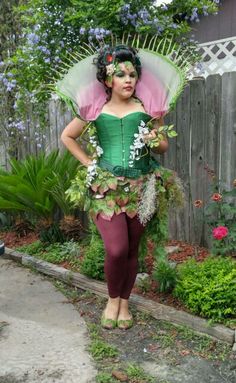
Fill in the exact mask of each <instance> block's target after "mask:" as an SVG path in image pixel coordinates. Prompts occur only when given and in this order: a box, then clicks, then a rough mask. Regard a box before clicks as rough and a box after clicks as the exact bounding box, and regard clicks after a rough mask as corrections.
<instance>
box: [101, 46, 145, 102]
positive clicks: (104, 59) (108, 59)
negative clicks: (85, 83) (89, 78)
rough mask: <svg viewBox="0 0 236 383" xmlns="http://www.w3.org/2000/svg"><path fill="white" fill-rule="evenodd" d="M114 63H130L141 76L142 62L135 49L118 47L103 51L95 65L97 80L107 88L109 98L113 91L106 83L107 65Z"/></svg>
mask: <svg viewBox="0 0 236 383" xmlns="http://www.w3.org/2000/svg"><path fill="white" fill-rule="evenodd" d="M114 61H116V62H117V63H122V62H125V61H130V62H131V63H132V64H133V66H134V68H135V69H136V71H137V74H138V78H140V76H141V62H140V60H139V57H138V56H137V51H136V50H135V49H134V48H131V47H128V46H126V45H117V46H115V47H108V48H104V49H102V50H101V51H100V52H99V55H98V57H97V58H95V59H94V64H95V65H96V66H97V79H98V81H99V82H101V83H102V84H103V85H104V86H105V87H106V92H107V94H108V96H110V94H111V89H110V88H108V87H107V85H106V83H105V81H106V78H107V72H106V65H109V64H111V63H112V62H113V63H114Z"/></svg>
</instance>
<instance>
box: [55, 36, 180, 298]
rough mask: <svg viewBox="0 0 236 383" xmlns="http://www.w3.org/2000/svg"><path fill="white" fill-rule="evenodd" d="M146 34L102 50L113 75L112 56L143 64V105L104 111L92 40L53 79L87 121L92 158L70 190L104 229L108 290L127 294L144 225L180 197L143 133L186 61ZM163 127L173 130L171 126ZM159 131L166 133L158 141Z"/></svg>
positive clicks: (170, 98)
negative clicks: (125, 55)
mask: <svg viewBox="0 0 236 383" xmlns="http://www.w3.org/2000/svg"><path fill="white" fill-rule="evenodd" d="M146 41H147V40H145V41H144V43H143V46H142V47H141V49H139V52H138V56H137V55H136V52H135V56H132V54H133V51H132V50H131V49H130V48H127V47H124V46H123V45H121V46H116V47H115V48H114V49H113V50H110V51H109V48H108V52H107V53H106V51H105V53H103V56H102V59H103V60H104V66H105V67H106V68H107V70H108V69H109V75H111V76H112V73H114V72H112V71H113V69H114V67H115V66H116V65H117V62H116V60H117V57H120V60H121V61H118V64H119V63H124V64H125V62H126V61H127V62H131V64H132V65H133V66H134V68H135V69H136V70H137V74H138V70H139V68H140V67H142V73H141V77H140V78H139V79H138V81H137V83H136V86H135V97H136V98H137V99H138V100H139V101H140V102H141V103H142V105H143V108H144V111H145V112H144V111H142V112H141V111H137V112H131V113H128V114H127V115H125V116H124V117H123V118H118V117H117V116H115V115H111V114H107V113H104V112H102V110H103V106H104V105H105V103H106V101H107V95H106V92H105V87H104V84H101V83H100V82H99V81H98V80H97V76H96V68H95V66H94V59H95V58H96V57H97V54H94V52H93V51H91V50H90V48H86V49H85V51H84V53H83V51H82V52H80V53H79V54H78V55H74V56H73V58H74V59H76V60H77V62H76V63H75V64H73V65H72V66H70V67H69V70H68V67H67V68H66V74H63V75H62V76H61V78H60V79H59V80H58V81H57V83H56V87H55V91H56V92H57V94H58V95H59V96H60V97H61V98H62V99H63V100H65V101H66V103H67V104H68V105H69V106H70V107H71V109H72V110H73V112H74V114H75V115H76V116H77V117H79V118H80V119H82V120H85V121H87V122H89V124H88V127H87V128H85V131H86V134H87V135H88V140H89V146H90V147H92V148H93V151H94V154H96V159H94V160H93V164H92V165H89V166H88V169H87V168H85V167H84V166H80V167H79V170H78V174H77V176H76V177H75V179H74V180H72V184H71V187H70V189H69V190H68V191H67V194H68V196H69V197H70V199H71V201H73V202H74V203H75V205H77V206H80V207H82V208H83V209H84V210H87V211H89V212H90V213H91V215H92V217H93V220H94V222H95V224H96V226H97V228H98V230H99V232H100V234H101V236H102V239H103V241H104V246H105V250H106V254H107V256H106V258H105V264H104V269H105V274H106V279H107V283H108V292H109V296H110V297H111V298H117V297H120V298H122V299H128V298H129V296H130V293H131V290H132V287H133V285H134V281H135V278H136V274H137V270H138V248H139V242H140V238H141V236H142V233H143V232H144V229H145V233H146V232H148V230H147V229H149V227H150V225H149V223H150V224H151V226H153V222H154V223H155V222H156V223H157V225H156V227H155V229H154V232H155V234H156V233H157V230H161V229H160V228H161V226H162V225H161V224H160V223H161V220H162V218H163V217H164V218H166V216H167V208H168V206H169V205H172V204H173V203H176V204H177V205H178V204H179V203H180V202H182V201H183V193H182V187H181V184H180V183H179V180H178V178H177V177H176V175H175V173H174V172H173V171H171V170H168V169H164V168H163V167H161V166H160V165H159V164H158V163H157V161H156V160H155V159H154V158H152V155H151V148H150V146H149V145H148V144H146V143H145V140H144V135H145V134H147V133H148V132H149V129H152V127H151V126H149V124H150V121H151V120H152V119H159V118H160V117H162V116H164V115H165V114H166V113H167V112H168V111H169V109H170V108H171V106H173V105H174V103H175V101H176V99H177V97H178V95H179V94H180V93H181V91H182V89H183V86H184V84H185V78H186V77H185V70H184V69H183V68H184V67H185V64H186V62H185V61H181V60H180V56H179V54H178V53H179V52H178V50H177V51H176V50H175V51H174V55H175V63H174V62H173V61H171V60H170V59H169V58H168V57H167V56H169V55H171V54H172V53H173V49H174V45H172V43H170V44H169V43H168V41H167V40H165V41H163V45H162V46H161V44H160V43H157V37H154V38H153V39H151V40H150V41H149V42H148V46H147V47H146V46H145V45H146ZM136 45H139V41H136ZM137 47H138V46H137ZM139 48H140V47H139ZM123 49H124V50H126V51H129V53H130V52H131V53H132V54H131V53H130V55H131V56H130V57H131V59H130V60H129V59H127V60H123V58H122V55H120V56H119V51H122V50H123ZM164 52H165V55H163V53H164ZM85 56H86V57H85ZM181 67H183V68H182V69H181ZM110 70H111V72H110ZM128 73H129V72H128ZM106 74H107V75H108V71H107V72H106ZM163 129H164V128H163V127H160V128H159V130H158V133H157V135H159V134H160V135H161V132H162V131H163ZM165 131H166V132H167V135H171V132H172V131H171V127H167V130H165ZM159 132H160V133H159ZM82 135H83V134H82ZM162 139H164V137H163V136H162V138H160V141H161V140H162ZM68 148H69V147H68ZM147 223H148V225H147ZM152 233H153V230H152ZM149 234H150V231H149Z"/></svg>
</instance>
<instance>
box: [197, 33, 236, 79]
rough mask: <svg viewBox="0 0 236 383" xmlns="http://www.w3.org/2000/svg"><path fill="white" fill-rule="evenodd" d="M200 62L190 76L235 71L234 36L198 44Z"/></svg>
mask: <svg viewBox="0 0 236 383" xmlns="http://www.w3.org/2000/svg"><path fill="white" fill-rule="evenodd" d="M199 47H200V49H199V53H200V54H201V56H202V61H201V63H199V64H197V65H196V66H195V67H194V69H193V70H192V71H191V77H196V76H203V77H205V78H206V77H207V76H209V75H210V74H216V73H218V74H221V75H222V74H223V73H225V72H235V71H236V37H228V38H226V39H222V40H216V41H210V42H208V43H203V44H199Z"/></svg>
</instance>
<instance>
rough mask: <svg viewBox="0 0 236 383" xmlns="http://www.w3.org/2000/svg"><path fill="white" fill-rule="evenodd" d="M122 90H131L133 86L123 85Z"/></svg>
mask: <svg viewBox="0 0 236 383" xmlns="http://www.w3.org/2000/svg"><path fill="white" fill-rule="evenodd" d="M124 90H133V87H132V86H125V87H124Z"/></svg>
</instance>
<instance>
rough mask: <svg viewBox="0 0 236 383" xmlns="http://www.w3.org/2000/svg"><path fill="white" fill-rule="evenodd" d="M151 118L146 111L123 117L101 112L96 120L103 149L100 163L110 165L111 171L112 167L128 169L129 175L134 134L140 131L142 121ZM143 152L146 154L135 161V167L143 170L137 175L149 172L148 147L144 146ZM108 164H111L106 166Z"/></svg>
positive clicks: (103, 165)
mask: <svg viewBox="0 0 236 383" xmlns="http://www.w3.org/2000/svg"><path fill="white" fill-rule="evenodd" d="M150 119H151V117H150V116H149V115H148V114H146V113H144V112H133V113H129V114H128V115H126V116H125V117H123V118H119V117H116V116H113V115H111V114H107V113H101V114H100V115H99V116H98V118H97V119H96V121H95V126H96V130H97V136H98V141H99V145H100V146H101V148H102V149H103V154H102V156H101V157H100V160H99V164H100V165H101V166H102V167H105V168H107V169H108V167H109V165H110V166H111V168H110V169H108V170H111V171H112V170H113V169H112V167H116V168H117V167H122V168H123V169H127V175H126V176H129V172H128V169H130V168H129V160H130V158H129V157H130V146H131V145H132V144H133V142H134V139H135V137H134V134H135V133H138V126H139V124H140V122H141V121H144V122H145V123H146V122H148V121H149V120H150ZM142 153H143V154H146V155H144V156H143V157H141V158H140V160H136V161H134V168H135V169H139V170H140V171H141V172H137V176H138V173H141V174H143V173H147V172H148V171H149V168H150V155H149V152H148V149H147V148H143V149H142ZM106 164H109V165H108V166H106ZM112 173H114V171H112ZM114 174H115V173H114ZM117 175H119V174H117ZM139 175H140V174H139ZM131 177H132V175H131ZM134 177H135V175H134Z"/></svg>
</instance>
